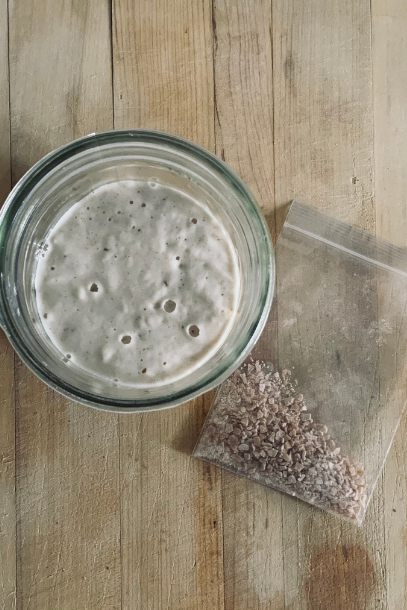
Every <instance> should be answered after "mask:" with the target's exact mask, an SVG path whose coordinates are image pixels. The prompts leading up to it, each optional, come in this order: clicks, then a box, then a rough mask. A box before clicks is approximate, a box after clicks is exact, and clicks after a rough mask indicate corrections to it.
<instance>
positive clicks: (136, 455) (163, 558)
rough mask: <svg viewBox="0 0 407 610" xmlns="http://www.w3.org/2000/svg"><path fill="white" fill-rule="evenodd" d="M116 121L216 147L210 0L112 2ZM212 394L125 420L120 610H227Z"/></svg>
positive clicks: (122, 424)
mask: <svg viewBox="0 0 407 610" xmlns="http://www.w3.org/2000/svg"><path fill="white" fill-rule="evenodd" d="M113 29H114V100H115V127H116V128H119V129H120V128H131V127H132V128H136V127H144V128H149V129H158V130H164V131H168V132H171V133H174V134H177V135H181V136H183V137H186V138H189V139H191V140H194V141H195V142H197V143H199V144H201V145H203V146H205V147H206V148H208V149H210V150H213V149H214V105H213V66H212V33H211V3H210V1H209V0H204V2H200V3H197V2H194V0H178V1H177V0H153V1H151V0H142V1H140V2H138V3H134V2H132V1H131V0H115V2H114V20H113ZM210 400H211V395H209V396H205V397H204V398H199V399H196V400H194V401H193V402H191V403H189V404H186V405H183V406H182V407H178V408H176V409H174V410H170V411H165V412H161V413H160V412H158V413H150V414H145V415H138V416H132V417H128V416H122V417H121V421H120V441H121V482H122V502H121V505H122V573H123V610H136V609H140V610H150V609H151V610H160V609H161V608H166V609H167V610H171V609H174V610H175V609H176V610H192V609H199V608H202V609H203V608H205V609H206V608H217V609H218V608H219V609H221V608H223V557H222V513H221V475H220V472H219V471H218V470H217V469H216V468H215V467H213V466H209V465H208V464H204V463H203V462H200V461H198V460H195V459H193V458H191V452H192V449H193V446H194V443H195V441H196V439H197V437H198V435H199V431H200V428H201V426H202V424H203V421H204V418H205V414H206V412H207V410H208V408H209V404H210Z"/></svg>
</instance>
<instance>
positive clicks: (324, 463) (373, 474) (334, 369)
mask: <svg viewBox="0 0 407 610" xmlns="http://www.w3.org/2000/svg"><path fill="white" fill-rule="evenodd" d="M276 269H277V287H276V302H275V305H274V311H273V312H272V314H271V316H270V319H269V321H268V323H267V325H266V328H265V330H264V332H263V335H262V337H261V338H260V340H259V343H258V344H257V346H256V347H255V350H254V352H253V353H252V355H251V358H250V359H249V360H248V361H247V362H246V363H245V364H244V365H243V366H242V367H240V369H238V371H236V372H235V373H234V375H233V376H232V377H231V378H229V379H228V380H227V381H225V382H224V383H223V384H222V385H221V386H220V388H219V389H218V392H217V395H216V398H215V401H214V404H213V405H212V407H211V410H210V412H209V415H208V417H207V420H206V422H205V425H204V428H203V430H202V433H201V436H200V439H199V441H198V443H197V446H196V448H195V450H194V455H195V456H196V457H199V458H202V459H205V460H208V461H211V462H214V463H216V464H217V465H219V466H222V467H225V468H228V469H229V470H232V471H233V472H236V473H237V474H241V475H244V476H248V477H250V478H252V479H253V480H255V481H257V482H259V483H262V484H264V485H268V486H270V487H274V488H276V489H279V490H280V491H284V492H286V493H289V494H291V495H294V496H297V497H299V498H301V499H303V500H305V501H307V502H310V503H311V504H314V505H316V506H319V507H320V508H322V509H325V510H328V511H330V512H333V513H335V514H337V515H339V516H341V517H343V518H345V519H348V520H350V521H352V522H355V523H357V524H358V525H361V523H362V521H363V518H364V515H365V512H366V508H367V505H368V503H369V500H370V498H371V495H372V492H373V490H374V487H375V484H376V482H377V479H378V477H379V474H380V471H381V469H382V467H383V465H384V461H385V459H386V456H387V453H388V451H389V449H390V446H391V443H392V440H393V437H394V434H395V432H396V429H397V426H398V423H399V421H400V417H401V415H402V412H403V408H404V405H405V402H406V398H407V382H406V381H407V380H406V364H407V358H406V351H407V253H406V251H405V250H404V249H401V248H397V247H395V246H392V245H391V244H388V243H385V242H383V241H380V240H377V239H376V238H375V237H374V236H372V235H369V234H367V233H365V232H363V231H360V230H359V229H356V228H354V227H352V226H350V225H348V224H346V223H343V222H340V221H337V220H334V219H332V218H329V217H327V216H325V215H324V214H321V213H319V212H317V211H315V210H313V209H312V208H309V207H308V206H305V205H302V204H299V203H297V202H294V203H293V204H292V205H291V208H290V212H289V214H288V216H287V218H286V221H285V223H284V227H283V230H282V233H281V235H280V237H279V239H278V243H277V247H276Z"/></svg>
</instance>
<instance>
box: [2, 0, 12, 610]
mask: <svg viewBox="0 0 407 610" xmlns="http://www.w3.org/2000/svg"><path fill="white" fill-rule="evenodd" d="M10 188H11V166H10V115H9V71H8V18H7V3H6V2H2V3H0V206H1V205H2V204H3V202H4V200H5V198H6V197H7V195H8V193H9V191H10ZM14 407H15V396H14V353H13V350H12V347H11V345H10V344H9V342H8V341H7V339H6V337H5V335H4V333H3V331H2V330H1V329H0V498H1V502H0V608H1V610H14V609H15V607H16V506H15V421H14Z"/></svg>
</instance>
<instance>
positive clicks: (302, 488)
mask: <svg viewBox="0 0 407 610" xmlns="http://www.w3.org/2000/svg"><path fill="white" fill-rule="evenodd" d="M272 371H273V369H272V367H271V366H270V365H269V364H265V363H261V362H259V361H257V362H255V363H254V364H247V365H243V366H242V367H240V369H239V370H238V371H237V372H236V373H234V374H233V375H232V377H230V378H229V379H228V380H227V381H225V382H224V383H223V385H222V386H221V388H220V390H219V392H218V394H217V397H216V400H215V403H214V405H213V406H212V408H211V411H210V413H209V416H208V418H207V420H206V422H205V426H204V428H203V431H202V434H201V437H200V439H199V442H198V445H197V447H196V448H195V451H194V455H195V456H196V457H200V458H202V459H205V460H209V461H211V462H214V463H216V464H217V465H219V466H223V467H225V468H228V469H229V470H232V471H234V472H236V473H238V474H244V475H246V476H249V477H250V478H252V479H253V480H255V481H257V482H259V483H262V484H264V485H268V486H269V487H274V488H276V489H278V490H280V491H283V492H286V493H289V494H291V495H293V496H297V497H298V498H301V499H303V500H305V501H306V502H309V503H311V504H314V505H316V506H318V507H320V508H323V509H325V510H329V511H331V512H334V513H337V514H339V515H341V516H342V517H345V518H347V519H350V520H352V521H356V522H358V521H360V519H361V517H362V516H363V513H364V509H365V506H366V485H365V478H364V471H363V468H362V467H361V465H360V464H359V463H358V462H355V461H353V462H352V461H351V460H350V459H349V457H348V456H346V455H344V454H342V453H341V450H340V447H337V446H336V443H335V442H334V441H333V439H331V437H330V435H329V431H328V428H327V426H324V425H322V424H319V423H316V422H314V421H313V418H312V414H311V413H310V412H309V411H308V410H307V406H306V405H305V402H304V396H303V395H302V394H300V393H299V392H298V391H297V387H296V384H295V383H294V382H293V381H292V379H291V371H290V370H288V369H284V370H283V371H282V372H281V374H280V373H279V372H274V373H273V372H272Z"/></svg>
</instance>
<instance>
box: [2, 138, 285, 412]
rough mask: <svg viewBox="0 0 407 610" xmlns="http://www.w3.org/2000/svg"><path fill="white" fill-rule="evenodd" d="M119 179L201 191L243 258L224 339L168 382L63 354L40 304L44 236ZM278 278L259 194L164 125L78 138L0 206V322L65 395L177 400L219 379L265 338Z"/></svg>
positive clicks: (107, 401)
mask: <svg viewBox="0 0 407 610" xmlns="http://www.w3.org/2000/svg"><path fill="white" fill-rule="evenodd" d="M117 180H149V181H153V182H157V183H162V184H166V185H169V186H173V187H175V188H177V189H179V190H181V191H183V192H185V193H186V194H188V195H190V196H192V197H194V198H195V199H197V200H199V201H202V202H203V203H205V204H206V205H207V206H208V207H209V208H210V209H211V210H212V212H213V213H214V214H215V215H216V216H217V217H218V218H219V219H220V221H221V222H222V224H223V226H224V227H225V229H226V231H227V232H228V233H229V235H230V238H231V240H232V242H233V244H234V247H235V249H236V253H237V257H238V261H239V266H240V276H241V285H240V296H239V305H238V310H237V315H236V316H235V320H234V323H233V325H232V328H231V330H230V332H229V334H228V336H227V337H226V339H225V341H224V343H223V344H222V345H221V346H220V347H219V349H218V350H217V351H216V353H215V354H214V355H213V356H212V357H211V358H210V360H208V361H207V362H205V363H203V364H202V366H200V367H199V368H198V369H197V370H194V371H192V372H190V373H188V374H187V375H186V376H184V377H182V378H181V379H178V380H176V381H172V382H171V383H167V384H163V385H161V386H154V387H143V388H136V387H134V386H126V385H125V384H115V383H113V382H111V381H109V380H108V379H104V378H102V377H98V376H97V375H95V374H92V373H90V372H88V371H86V370H83V369H81V368H80V367H79V366H78V365H76V364H75V363H73V362H64V359H63V354H61V353H60V352H59V350H58V349H57V348H56V347H55V346H54V345H53V344H52V343H51V341H50V339H49V338H48V336H47V334H46V332H45V330H44V328H43V326H42V323H41V319H40V316H39V314H38V311H37V305H36V295H35V286H34V278H35V273H36V265H37V262H38V257H39V256H40V253H41V244H43V243H45V241H46V239H47V236H48V234H49V232H50V230H51V228H52V227H53V226H54V225H55V223H56V222H57V221H58V220H59V219H60V218H61V216H62V215H63V214H64V213H65V212H66V211H67V209H68V208H69V207H70V206H71V205H73V204H74V203H76V202H77V201H79V200H80V199H82V198H83V197H85V196H86V195H87V194H89V193H90V192H91V191H92V190H94V189H95V188H97V187H99V186H101V185H103V184H108V183H111V182H115V181H117ZM274 281H275V268H274V253H273V247H272V243H271V240H270V235H269V232H268V229H267V225H266V223H265V220H264V218H263V215H262V213H261V211H260V208H259V206H258V204H257V203H256V201H255V199H254V197H253V195H252V194H251V193H250V191H249V190H248V189H247V187H246V186H245V185H244V184H243V183H242V181H241V180H240V179H239V178H238V176H236V174H234V173H233V172H232V171H231V169H230V168H229V167H228V166H227V165H225V163H223V162H222V161H221V160H220V159H218V158H217V157H215V156H214V155H212V154H210V153H209V152H207V151H206V150H204V149H203V148H200V147H199V146H196V145H195V144H192V143H191V142H188V141H186V140H183V139H181V138H177V137H174V136H170V135H168V134H164V133H158V132H152V131H142V130H135V131H114V132H107V133H101V134H92V135H89V136H87V137H84V138H81V139H79V140H76V141H74V142H72V143H70V144H68V145H66V146H64V147H62V148H60V149H58V150H56V151H54V152H52V153H50V154H49V155H47V156H46V157H44V158H43V159H41V160H40V161H39V162H38V163H37V164H36V165H34V166H33V167H32V168H31V169H30V170H29V171H28V172H27V173H26V174H25V176H24V177H23V178H22V179H21V180H20V181H19V182H18V183H17V184H16V186H15V187H14V189H13V190H12V192H11V193H10V195H9V197H8V198H7V201H6V203H5V204H4V206H3V208H2V211H1V214H0V324H1V326H2V327H3V328H4V330H5V332H6V334H7V336H8V338H9V340H10V342H11V344H12V345H13V347H14V349H15V350H16V352H17V353H18V355H19V356H20V358H21V359H22V360H23V361H24V362H25V364H26V365H27V366H28V367H29V368H30V369H31V370H32V371H33V372H34V373H35V374H36V375H37V376H38V377H39V378H40V379H42V380H43V381H44V382H45V383H47V384H48V385H49V386H50V387H52V388H53V389H54V390H56V391H58V392H60V393H61V394H63V395H65V396H67V397H68V398H71V399H73V400H76V401H78V402H81V403H83V404H85V405H89V406H92V407H97V408H100V409H105V410H110V411H121V412H129V411H146V410H153V409H161V408H165V407H171V406H175V405H178V404H181V403H183V402H186V401H188V400H190V399H192V398H194V397H196V396H198V395H200V394H202V393H203V392H206V391H208V390H210V389H211V388H213V387H215V386H216V385H218V384H220V383H221V382H222V381H223V380H224V379H226V378H227V377H228V376H229V375H230V374H231V373H232V372H233V371H234V370H235V369H236V368H237V367H238V366H239V365H240V364H241V363H242V362H243V360H244V359H245V358H246V357H247V355H248V354H249V352H250V351H251V350H252V348H253V346H254V344H255V342H256V340H257V339H258V337H259V335H260V333H261V331H262V329H263V326H264V324H265V322H266V319H267V316H268V313H269V310H270V307H271V302H272V298H273V291H274ZM65 360H66V359H65Z"/></svg>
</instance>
